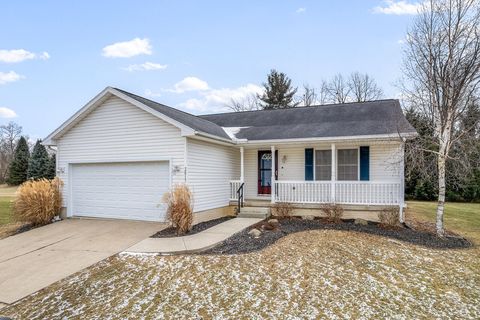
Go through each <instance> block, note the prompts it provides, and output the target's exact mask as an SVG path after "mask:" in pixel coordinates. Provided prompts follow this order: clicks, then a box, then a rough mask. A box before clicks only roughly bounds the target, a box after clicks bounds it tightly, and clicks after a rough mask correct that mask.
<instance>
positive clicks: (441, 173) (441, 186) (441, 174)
mask: <svg viewBox="0 0 480 320" xmlns="http://www.w3.org/2000/svg"><path fill="white" fill-rule="evenodd" d="M445 160H446V159H445V156H444V155H442V154H439V155H438V160H437V165H438V204H437V223H436V227H437V235H438V236H439V237H443V236H444V235H445V230H444V228H443V212H444V210H445Z"/></svg>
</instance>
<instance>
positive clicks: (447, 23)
mask: <svg viewBox="0 0 480 320" xmlns="http://www.w3.org/2000/svg"><path fill="white" fill-rule="evenodd" d="M479 26H480V8H479V2H478V0H437V1H433V0H431V1H429V2H428V3H426V4H424V5H423V9H422V10H420V12H419V15H418V17H417V18H416V19H415V21H414V24H413V27H412V28H411V29H410V31H409V32H408V35H407V40H406V41H407V42H406V49H405V58H404V68H403V69H404V74H405V81H404V84H403V89H404V93H405V95H406V96H407V97H408V100H409V101H410V102H411V104H412V105H413V106H415V108H417V110H419V111H421V112H423V114H425V115H426V116H427V117H428V120H429V122H428V123H430V125H431V126H432V129H433V131H434V137H435V140H434V141H435V144H436V146H435V147H433V148H431V150H430V151H431V152H433V153H434V154H435V155H436V158H437V172H438V205H437V217H436V229H437V234H438V235H439V236H444V233H445V232H444V225H443V216H444V208H445V193H446V178H445V177H446V168H447V160H449V161H450V160H455V159H452V157H451V156H450V154H451V150H452V147H454V146H455V144H456V143H457V142H458V141H459V139H461V138H462V136H463V135H464V134H465V131H460V130H457V129H458V127H459V122H460V119H461V118H462V115H463V114H464V113H465V112H466V110H467V108H468V106H469V104H470V103H471V102H472V99H474V98H475V96H476V95H477V93H478V92H477V91H478V86H479V82H480V34H479V31H480V30H479ZM477 121H478V119H477Z"/></svg>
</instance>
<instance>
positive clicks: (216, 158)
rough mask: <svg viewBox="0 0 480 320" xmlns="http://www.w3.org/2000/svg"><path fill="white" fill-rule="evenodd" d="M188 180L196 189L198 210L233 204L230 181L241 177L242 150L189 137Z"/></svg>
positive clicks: (195, 203) (195, 208) (195, 199)
mask: <svg viewBox="0 0 480 320" xmlns="http://www.w3.org/2000/svg"><path fill="white" fill-rule="evenodd" d="M187 143H188V144H187V182H188V185H189V186H190V187H191V189H192V191H193V192H194V211H195V212H199V211H203V210H208V209H214V208H220V207H224V206H228V205H229V201H230V180H237V179H239V177H240V150H239V149H238V148H235V147H233V146H232V147H229V146H222V145H219V144H214V143H210V142H205V141H200V140H196V139H187Z"/></svg>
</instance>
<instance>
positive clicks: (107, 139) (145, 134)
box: [57, 97, 185, 214]
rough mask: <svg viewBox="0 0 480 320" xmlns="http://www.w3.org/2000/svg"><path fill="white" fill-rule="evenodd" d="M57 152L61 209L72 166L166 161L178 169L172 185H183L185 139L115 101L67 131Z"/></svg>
mask: <svg viewBox="0 0 480 320" xmlns="http://www.w3.org/2000/svg"><path fill="white" fill-rule="evenodd" d="M57 148H58V153H57V162H58V164H57V165H58V170H59V174H58V175H59V177H60V178H61V179H62V180H63V182H64V190H63V191H64V192H63V195H64V206H68V193H69V181H68V178H69V166H70V164H73V163H97V162H129V161H155V160H166V161H170V162H171V166H172V167H175V168H176V169H177V170H173V172H171V173H170V174H171V175H172V176H171V181H172V183H179V182H183V181H184V170H183V169H184V168H183V167H184V151H185V138H184V137H181V135H180V130H179V129H178V128H176V127H174V126H172V125H171V124H169V123H167V122H165V121H163V120H161V119H159V118H157V117H155V116H153V115H151V114H149V113H147V112H145V111H143V110H141V109H139V108H138V107H135V106H134V105H132V104H130V103H128V102H126V101H124V100H122V99H120V98H117V97H111V98H109V99H107V100H106V101H105V102H103V103H102V104H101V105H100V106H98V107H97V108H96V109H94V110H93V111H92V112H91V113H90V114H88V115H87V116H86V117H85V118H84V119H82V120H81V121H80V122H79V123H78V124H76V125H75V126H74V127H73V128H71V129H70V130H69V131H67V133H66V134H65V135H64V136H62V137H61V138H60V139H58V141H57ZM158 200H159V202H160V200H161V199H158ZM69 214H70V213H69Z"/></svg>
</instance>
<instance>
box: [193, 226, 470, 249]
mask: <svg viewBox="0 0 480 320" xmlns="http://www.w3.org/2000/svg"><path fill="white" fill-rule="evenodd" d="M262 225H263V226H264V228H265V226H266V227H267V228H271V226H269V225H268V223H267V222H266V221H261V222H260V223H258V224H256V225H254V226H251V227H250V228H247V229H246V230H244V231H242V232H239V233H237V234H235V235H233V236H232V237H230V238H228V239H227V240H225V241H224V242H222V243H220V244H219V245H217V246H215V247H213V248H211V249H208V250H206V251H204V252H202V253H201V254H241V253H250V252H254V251H258V250H262V249H264V248H266V247H268V246H270V245H272V244H273V243H275V242H276V241H277V240H278V239H280V238H282V237H285V236H287V235H289V234H292V233H296V232H301V231H308V230H345V231H357V232H363V233H368V234H374V235H379V236H384V237H388V238H392V239H395V240H400V241H404V242H407V243H412V244H416V245H421V246H425V247H429V248H436V249H458V248H468V247H471V246H472V243H471V242H469V241H468V240H467V239H465V238H462V237H460V236H456V235H453V234H452V233H449V234H447V236H446V237H445V238H443V239H442V238H439V237H437V236H436V235H435V234H434V233H432V232H428V231H425V230H415V229H412V228H410V227H409V226H408V225H405V226H403V227H398V228H384V227H382V226H380V225H379V224H378V223H375V222H368V225H360V224H355V223H354V220H342V221H341V222H339V223H331V222H328V221H327V220H326V219H324V218H317V219H315V220H303V219H301V218H298V217H293V218H291V219H281V220H279V224H278V226H277V227H275V228H274V229H273V230H262V234H261V235H260V236H259V237H258V238H254V237H253V236H251V235H250V234H249V233H248V232H249V231H250V230H251V229H253V228H257V229H259V230H261V229H262Z"/></svg>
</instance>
